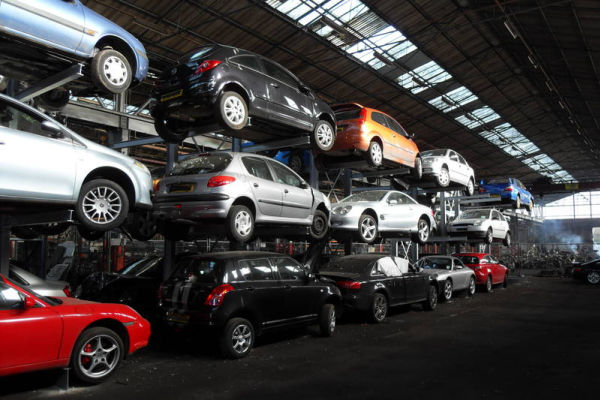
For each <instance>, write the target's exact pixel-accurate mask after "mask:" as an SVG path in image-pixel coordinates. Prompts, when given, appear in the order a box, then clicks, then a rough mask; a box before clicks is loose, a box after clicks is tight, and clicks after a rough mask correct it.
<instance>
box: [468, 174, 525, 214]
mask: <svg viewBox="0 0 600 400" xmlns="http://www.w3.org/2000/svg"><path fill="white" fill-rule="evenodd" d="M479 192H480V193H489V194H490V196H492V197H500V199H501V201H502V202H503V203H512V204H513V207H514V208H521V207H525V208H527V209H528V210H529V211H530V212H531V211H533V195H532V194H531V193H529V191H528V190H527V188H526V187H525V185H523V183H522V182H521V181H520V180H518V179H517V178H494V179H490V180H489V181H487V182H484V181H481V183H480V184H479Z"/></svg>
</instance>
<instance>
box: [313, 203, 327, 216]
mask: <svg viewBox="0 0 600 400" xmlns="http://www.w3.org/2000/svg"><path fill="white" fill-rule="evenodd" d="M316 209H317V210H320V211H323V212H324V213H325V215H327V218H329V209H327V207H326V206H325V203H324V202H321V203H319V205H318V206H317V208H316Z"/></svg>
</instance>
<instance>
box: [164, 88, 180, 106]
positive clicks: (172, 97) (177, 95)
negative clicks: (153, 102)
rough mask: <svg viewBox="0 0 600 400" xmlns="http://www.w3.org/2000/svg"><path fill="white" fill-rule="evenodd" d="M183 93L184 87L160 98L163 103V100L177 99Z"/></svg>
mask: <svg viewBox="0 0 600 400" xmlns="http://www.w3.org/2000/svg"><path fill="white" fill-rule="evenodd" d="M182 95H183V89H179V90H178V91H176V92H171V93H167V94H165V95H164V96H162V97H161V98H160V101H161V103H162V102H165V101H169V100H173V99H176V98H178V97H181V96H182Z"/></svg>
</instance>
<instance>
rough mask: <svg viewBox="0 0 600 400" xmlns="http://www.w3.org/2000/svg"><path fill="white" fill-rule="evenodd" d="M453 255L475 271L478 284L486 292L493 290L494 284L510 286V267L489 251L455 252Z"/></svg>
mask: <svg viewBox="0 0 600 400" xmlns="http://www.w3.org/2000/svg"><path fill="white" fill-rule="evenodd" d="M452 256H453V257H456V258H458V259H460V260H461V261H462V262H463V264H464V265H465V266H466V267H468V268H471V269H472V270H473V271H474V272H475V278H476V281H477V285H480V286H482V287H483V288H484V289H485V291H486V292H491V291H492V289H493V288H494V285H498V284H502V286H503V287H507V286H508V268H506V267H505V266H504V265H502V264H501V263H500V261H499V260H498V259H497V258H496V257H494V256H493V255H491V254H488V253H454V254H452Z"/></svg>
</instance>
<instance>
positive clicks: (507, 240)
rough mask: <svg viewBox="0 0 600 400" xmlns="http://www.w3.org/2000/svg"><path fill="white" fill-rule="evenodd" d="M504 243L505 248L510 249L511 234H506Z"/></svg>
mask: <svg viewBox="0 0 600 400" xmlns="http://www.w3.org/2000/svg"><path fill="white" fill-rule="evenodd" d="M502 243H503V244H504V246H505V247H510V243H511V237H510V232H506V236H505V237H504V240H502Z"/></svg>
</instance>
